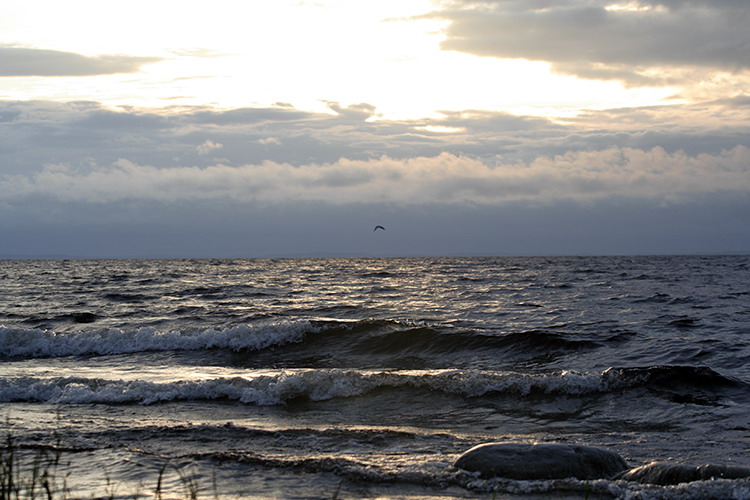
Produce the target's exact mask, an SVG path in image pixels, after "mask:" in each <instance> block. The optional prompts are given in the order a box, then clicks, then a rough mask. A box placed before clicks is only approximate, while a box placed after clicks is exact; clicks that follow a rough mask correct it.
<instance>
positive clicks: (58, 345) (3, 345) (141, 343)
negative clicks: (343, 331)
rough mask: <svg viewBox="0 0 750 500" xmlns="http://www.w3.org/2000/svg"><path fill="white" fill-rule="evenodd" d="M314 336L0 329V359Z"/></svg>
mask: <svg viewBox="0 0 750 500" xmlns="http://www.w3.org/2000/svg"><path fill="white" fill-rule="evenodd" d="M313 331H316V328H315V327H314V326H313V325H312V324H311V323H310V322H309V321H278V322H267V323H262V324H256V325H242V326H236V327H232V328H226V329H223V330H221V329H205V330H195V331H168V332H160V331H158V330H156V329H153V328H141V329H138V330H135V331H124V330H119V329H109V330H101V331H98V332H73V333H57V332H54V331H48V330H40V329H37V328H35V329H23V328H5V327H0V356H6V357H57V356H77V355H86V354H95V355H97V354H98V355H105V354H125V353H133V352H143V351H180V350H198V349H216V348H222V349H233V350H236V351H239V350H243V349H249V350H260V349H265V348H267V347H270V346H273V345H281V344H287V343H291V342H300V341H302V340H303V339H304V336H305V335H306V334H307V333H311V332H313Z"/></svg>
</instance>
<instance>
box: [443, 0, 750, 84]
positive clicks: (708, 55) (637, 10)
mask: <svg viewBox="0 0 750 500" xmlns="http://www.w3.org/2000/svg"><path fill="white" fill-rule="evenodd" d="M431 16H433V17H438V18H441V19H446V20H448V21H450V25H449V26H448V27H447V29H446V39H445V40H444V42H443V44H442V47H443V48H444V49H446V50H455V51H460V52H467V53H471V54H476V55H481V56H491V57H499V58H519V59H529V60H536V61H547V62H550V63H552V65H553V69H555V70H556V71H558V72H562V73H567V74H574V75H577V76H581V77H585V78H593V79H617V80H623V81H625V82H628V83H631V84H644V83H649V84H673V83H675V81H677V79H678V78H684V77H685V75H684V74H674V71H675V70H686V69H689V68H695V67H700V68H710V69H719V70H727V71H738V70H744V69H747V68H748V67H750V30H748V29H747V26H748V21H750V8H748V4H747V2H742V1H729V0H725V1H708V0H706V1H702V0H688V1H682V0H680V1H677V0H641V1H638V2H635V1H629V0H622V1H615V0H586V1H567V0H540V1H533V0H532V1H528V0H494V1H492V0H489V1H474V0H454V1H451V2H448V3H447V4H446V7H445V8H443V9H442V10H440V11H437V12H434V13H432V14H431ZM654 70H657V72H656V73H655V72H654Z"/></svg>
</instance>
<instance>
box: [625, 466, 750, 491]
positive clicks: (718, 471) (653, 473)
mask: <svg viewBox="0 0 750 500" xmlns="http://www.w3.org/2000/svg"><path fill="white" fill-rule="evenodd" d="M719 478H722V479H742V478H750V469H749V468H746V467H734V466H727V465H711V464H705V465H698V466H693V465H682V464H673V463H668V462H651V463H648V464H646V465H643V466H641V467H636V468H635V469H631V470H629V471H626V472H624V473H623V474H621V475H620V476H618V477H617V479H624V480H626V481H636V482H639V483H644V484H658V485H664V486H666V485H670V484H680V483H689V482H691V481H703V480H708V479H719Z"/></svg>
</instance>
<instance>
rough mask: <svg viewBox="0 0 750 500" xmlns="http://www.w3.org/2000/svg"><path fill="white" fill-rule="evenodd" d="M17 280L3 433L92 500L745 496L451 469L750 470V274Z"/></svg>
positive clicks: (736, 487) (397, 273) (617, 264)
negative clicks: (536, 445)
mask: <svg viewBox="0 0 750 500" xmlns="http://www.w3.org/2000/svg"><path fill="white" fill-rule="evenodd" d="M0 283H2V286H1V287H0V325H1V326H0V404H1V405H2V407H1V409H2V417H3V419H4V421H6V420H7V421H6V423H4V426H5V427H8V429H9V431H10V432H11V434H12V436H13V438H14V439H15V442H16V444H17V445H18V446H19V447H20V449H21V450H22V452H23V453H27V454H28V455H29V456H31V455H32V454H33V452H34V450H39V449H45V447H48V446H49V445H55V446H56V447H57V449H62V450H64V457H65V459H66V460H67V462H66V465H67V467H68V468H69V471H72V474H71V475H70V477H69V479H68V487H70V488H71V489H73V490H74V491H76V492H77V493H78V494H80V495H82V496H86V497H88V496H90V495H91V494H94V493H96V494H98V493H99V492H101V491H102V490H103V489H105V488H106V487H107V483H106V478H110V479H112V480H113V481H114V482H116V483H117V484H118V492H119V493H120V494H122V496H123V497H124V496H126V495H127V494H129V495H131V496H130V498H132V494H134V492H135V493H140V494H142V496H145V497H149V496H150V497H152V496H153V489H154V485H155V484H156V481H157V478H158V476H159V473H160V471H162V472H163V476H164V477H163V485H162V486H163V488H164V489H165V490H169V491H173V492H176V493H175V494H176V495H178V496H179V495H180V494H181V493H179V492H180V491H182V490H181V488H184V487H185V480H184V478H185V477H190V478H191V481H192V480H194V481H195V484H197V485H199V486H200V488H201V491H202V492H203V494H204V495H205V496H206V497H211V496H222V497H223V496H228V497H238V496H245V497H255V498H332V497H338V498H364V497H386V498H387V497H400V498H409V497H414V498H475V497H477V496H481V495H485V496H487V495H491V493H488V492H491V491H496V492H499V493H501V494H503V495H506V496H513V497H514V498H515V496H516V495H517V496H519V498H535V497H536V496H539V495H551V497H553V498H555V497H560V498H565V497H566V495H570V497H571V498H576V497H579V496H580V495H582V494H583V492H586V494H593V495H598V496H599V497H601V498H686V497H685V496H684V495H688V497H690V498H701V497H702V496H704V495H713V496H715V497H722V496H724V495H725V494H729V495H730V496H735V497H741V493H742V492H743V491H745V492H748V491H750V490H748V486H747V484H748V483H747V481H717V482H713V483H710V484H708V483H700V484H695V485H683V486H682V487H680V488H674V487H672V488H669V487H655V486H643V485H637V484H630V483H624V482H618V481H605V480H603V481H598V482H596V483H595V484H593V485H592V484H589V483H586V482H582V481H575V480H556V481H510V480H486V479H479V478H477V477H474V476H473V475H471V474H469V473H467V472H464V471H460V470H457V469H455V468H453V467H452V463H453V461H454V460H455V459H456V458H457V457H458V455H459V454H460V453H462V452H463V451H465V450H466V449H468V448H470V447H472V446H474V445H476V444H479V443H483V442H489V441H508V442H562V443H580V444H589V445H595V446H601V447H606V448H609V449H612V450H614V451H616V452H618V453H620V454H621V455H622V456H623V457H625V458H626V460H627V461H628V462H629V463H630V464H631V465H633V466H636V465H641V464H643V463H646V462H649V461H651V460H657V459H658V460H674V461H677V462H681V463H688V464H695V465H697V464H701V463H721V464H733V465H742V466H750V459H749V458H748V457H749V456H750V455H749V454H748V451H750V440H749V439H748V438H749V436H750V386H749V385H748V384H750V347H748V338H749V337H748V336H749V335H750V256H706V257H697V256H696V257H692V256H691V257H666V256H660V257H580V258H562V257H561V258H505V257H503V258H424V259H420V258H409V259H395V258H394V259H252V260H112V261H101V260H100V261H0ZM51 430H54V432H51ZM679 495H683V496H679ZM690 495H692V496H690ZM545 498H549V496H545Z"/></svg>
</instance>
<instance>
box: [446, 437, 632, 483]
mask: <svg viewBox="0 0 750 500" xmlns="http://www.w3.org/2000/svg"><path fill="white" fill-rule="evenodd" d="M455 466H456V467H458V468H460V469H464V470H468V471H471V472H479V473H480V474H481V475H482V476H484V477H493V476H498V477H506V478H509V479H563V478H567V477H575V478H578V479H599V478H609V477H612V476H614V475H615V474H618V473H620V472H622V471H624V470H626V469H627V468H628V465H627V463H625V460H623V458H622V457H621V456H620V455H618V454H617V453H615V452H612V451H609V450H604V449H601V448H593V447H591V446H579V445H567V444H517V443H488V444H481V445H479V446H475V447H474V448H472V449H470V450H468V451H466V452H465V453H464V454H463V455H461V456H460V457H459V458H458V460H456V463H455Z"/></svg>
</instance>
